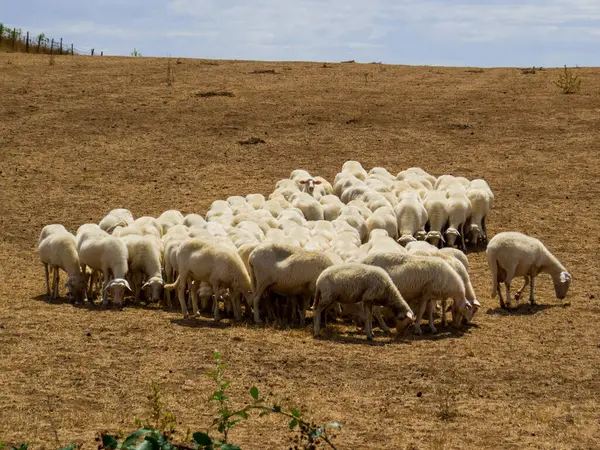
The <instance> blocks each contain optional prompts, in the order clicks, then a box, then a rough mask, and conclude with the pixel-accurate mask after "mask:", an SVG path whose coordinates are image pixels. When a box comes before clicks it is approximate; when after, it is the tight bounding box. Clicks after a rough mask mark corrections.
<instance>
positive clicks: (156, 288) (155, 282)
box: [142, 276, 165, 303]
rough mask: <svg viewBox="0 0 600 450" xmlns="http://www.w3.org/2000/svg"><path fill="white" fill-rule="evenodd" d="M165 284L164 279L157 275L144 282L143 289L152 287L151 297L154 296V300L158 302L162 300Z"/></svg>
mask: <svg viewBox="0 0 600 450" xmlns="http://www.w3.org/2000/svg"><path fill="white" fill-rule="evenodd" d="M164 285H165V282H164V281H163V279H162V278H161V277H158V276H157V277H152V278H150V279H149V280H148V281H146V283H144V285H143V286H142V289H150V292H151V296H150V297H151V298H152V301H153V302H154V303H156V302H159V301H160V298H161V296H162V290H163V286H164Z"/></svg>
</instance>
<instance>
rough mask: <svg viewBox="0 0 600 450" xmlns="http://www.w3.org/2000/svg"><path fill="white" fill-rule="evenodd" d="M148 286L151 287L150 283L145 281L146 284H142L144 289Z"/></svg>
mask: <svg viewBox="0 0 600 450" xmlns="http://www.w3.org/2000/svg"><path fill="white" fill-rule="evenodd" d="M147 287H150V284H148V283H144V285H143V286H142V289H146V288H147Z"/></svg>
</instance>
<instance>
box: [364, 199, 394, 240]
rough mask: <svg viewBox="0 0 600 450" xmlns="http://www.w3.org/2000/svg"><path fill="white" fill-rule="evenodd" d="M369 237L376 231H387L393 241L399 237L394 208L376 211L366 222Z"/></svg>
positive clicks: (383, 208)
mask: <svg viewBox="0 0 600 450" xmlns="http://www.w3.org/2000/svg"><path fill="white" fill-rule="evenodd" d="M366 225H367V233H368V235H369V236H371V234H372V233H373V232H374V231H376V230H385V231H386V232H387V235H388V236H390V237H391V238H393V239H396V238H397V236H398V222H397V219H396V214H394V211H393V210H392V208H390V207H388V206H384V207H381V208H378V209H376V210H375V212H374V213H373V214H371V215H370V216H369V218H368V219H367V221H366Z"/></svg>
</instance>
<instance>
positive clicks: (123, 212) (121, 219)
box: [98, 208, 133, 233]
mask: <svg viewBox="0 0 600 450" xmlns="http://www.w3.org/2000/svg"><path fill="white" fill-rule="evenodd" d="M132 223H133V215H132V214H131V211H129V210H128V209H125V208H117V209H113V210H111V211H109V213H108V214H107V215H106V216H104V217H103V218H102V220H101V221H100V223H99V224H98V225H99V226H100V228H101V229H102V230H104V231H106V232H109V233H110V232H112V230H113V229H114V228H115V227H116V226H117V225H121V226H124V227H125V226H127V225H131V224H132Z"/></svg>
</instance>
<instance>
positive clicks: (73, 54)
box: [71, 44, 75, 56]
mask: <svg viewBox="0 0 600 450" xmlns="http://www.w3.org/2000/svg"><path fill="white" fill-rule="evenodd" d="M71 56H75V53H73V44H71Z"/></svg>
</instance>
